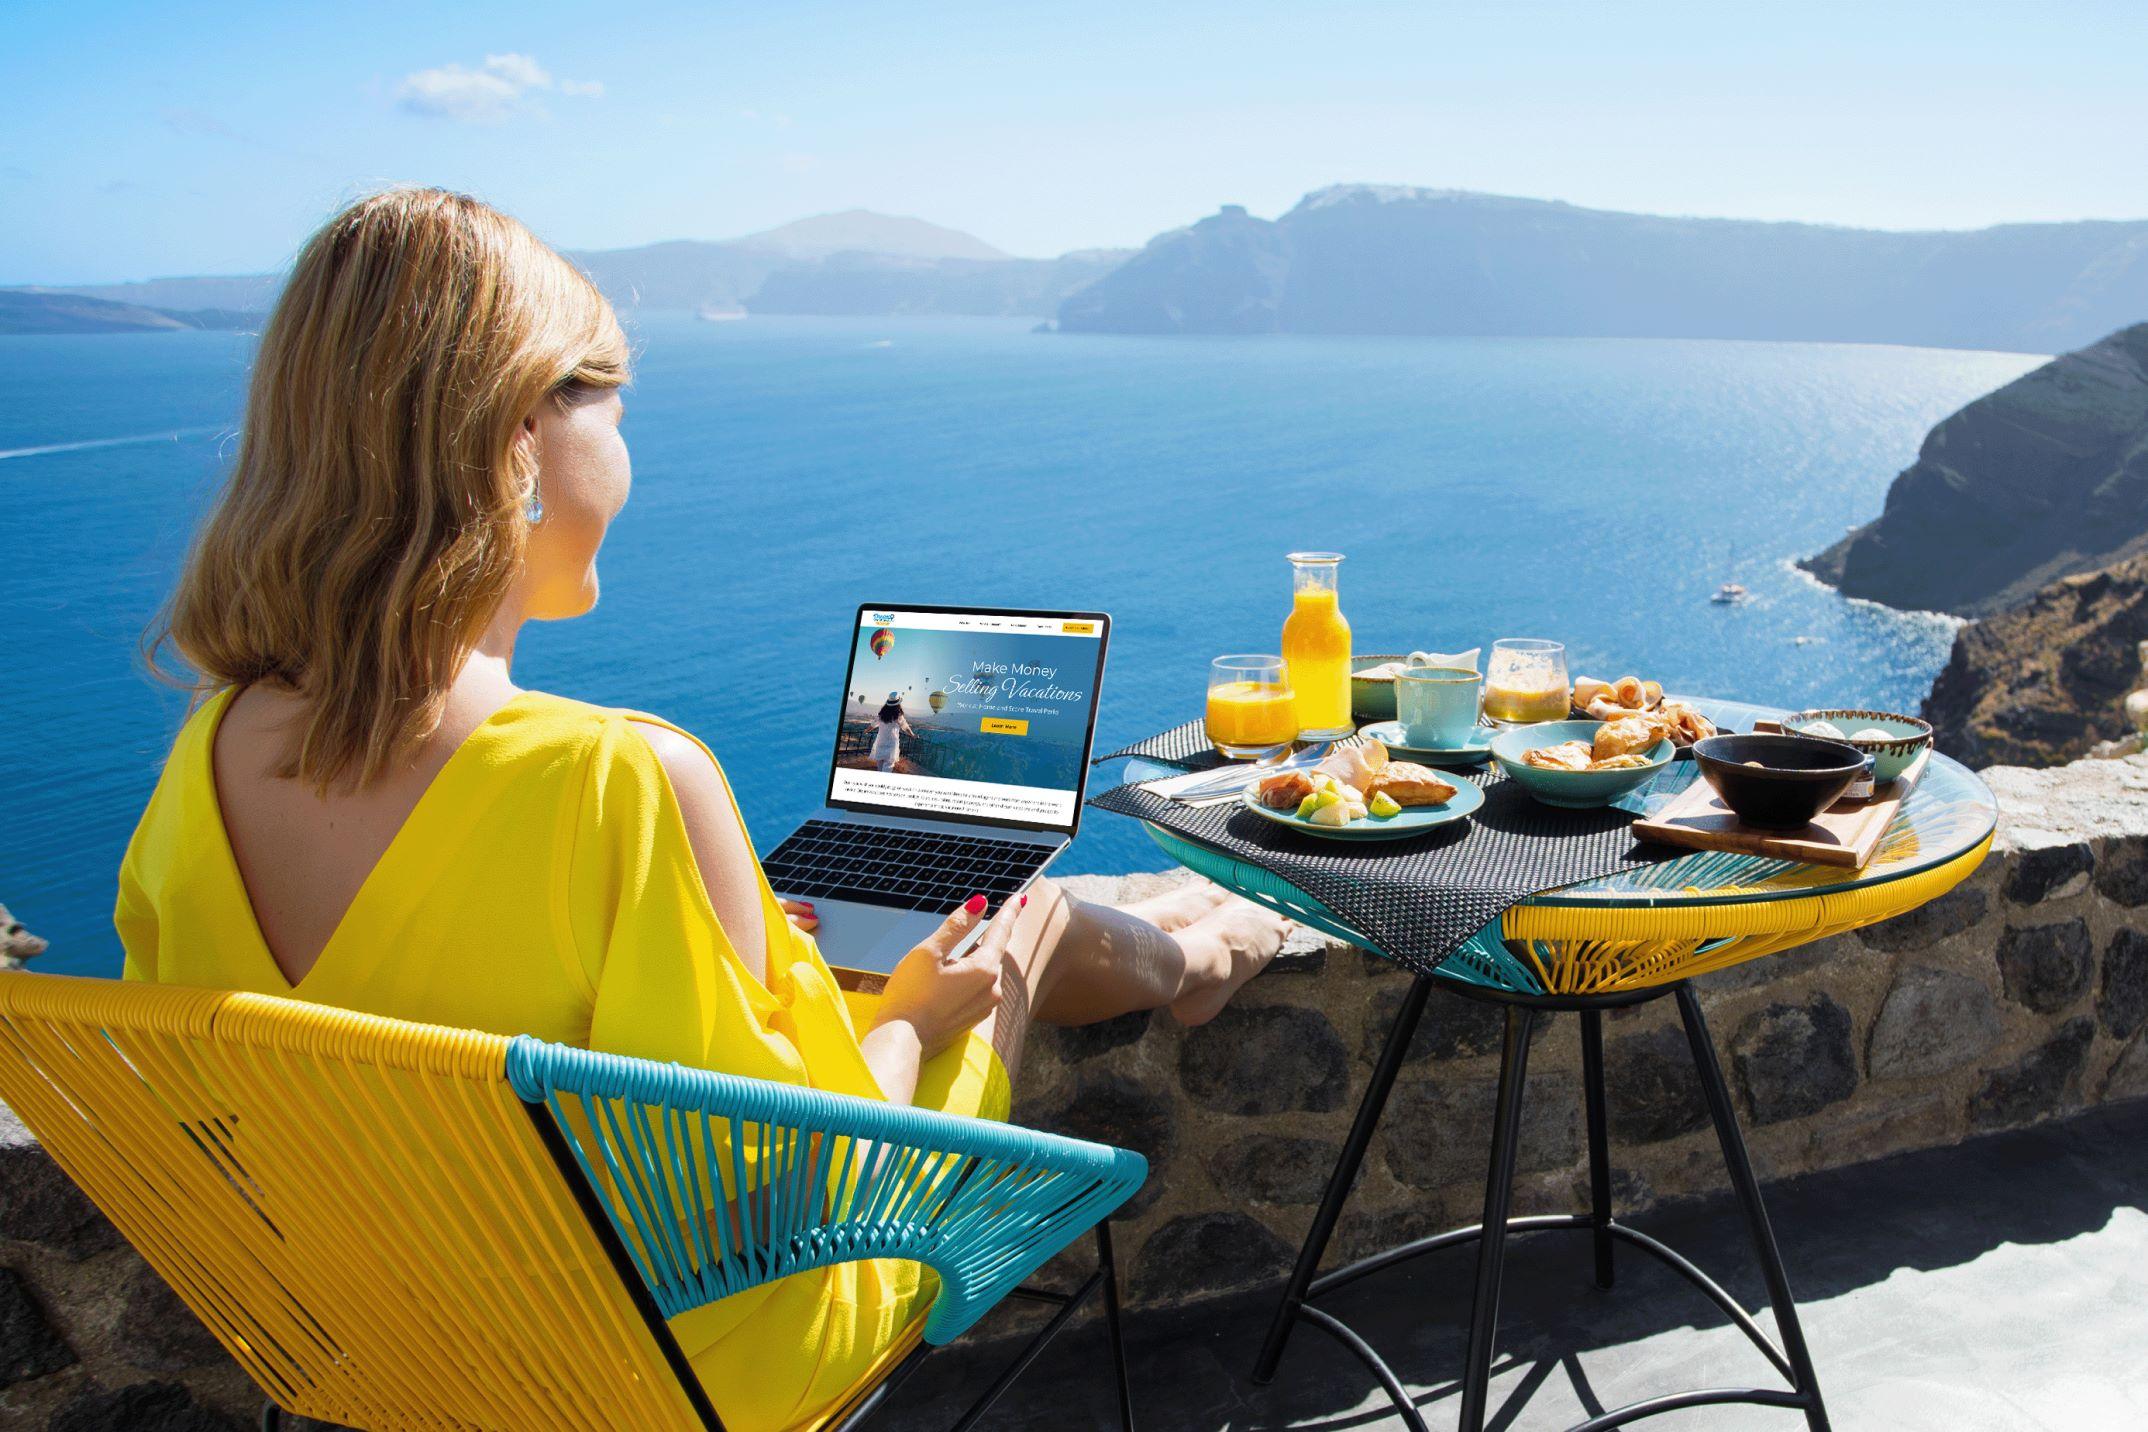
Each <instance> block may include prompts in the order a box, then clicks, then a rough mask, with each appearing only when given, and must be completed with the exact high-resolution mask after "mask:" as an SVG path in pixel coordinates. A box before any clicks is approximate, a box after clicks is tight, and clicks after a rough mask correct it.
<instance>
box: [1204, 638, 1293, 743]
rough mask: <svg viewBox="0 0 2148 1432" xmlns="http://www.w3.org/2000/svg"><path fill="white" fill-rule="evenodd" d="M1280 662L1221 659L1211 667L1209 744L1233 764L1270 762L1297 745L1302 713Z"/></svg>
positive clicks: (1253, 658) (1274, 658)
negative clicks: (1265, 758)
mask: <svg viewBox="0 0 2148 1432" xmlns="http://www.w3.org/2000/svg"><path fill="white" fill-rule="evenodd" d="M1293 703H1294V698H1293V695H1292V692H1291V689H1290V679H1289V674H1288V671H1287V669H1286V668H1285V667H1284V665H1283V658H1281V657H1280V656H1219V657H1217V658H1216V659H1215V660H1214V661H1212V662H1210V663H1209V665H1208V720H1207V725H1208V740H1209V744H1211V745H1213V746H1214V747H1215V748H1216V749H1217V750H1218V751H1219V752H1221V753H1222V754H1223V755H1226V756H1228V757H1230V758H1231V759H1232V760H1234V761H1244V760H1252V759H1255V758H1257V757H1260V756H1272V755H1274V754H1275V753H1276V752H1277V751H1280V750H1282V749H1283V748H1284V747H1286V746H1288V745H1289V744H1290V743H1291V742H1292V741H1294V740H1296V739H1297V735H1298V713H1297V708H1296V706H1295V705H1294V704H1293Z"/></svg>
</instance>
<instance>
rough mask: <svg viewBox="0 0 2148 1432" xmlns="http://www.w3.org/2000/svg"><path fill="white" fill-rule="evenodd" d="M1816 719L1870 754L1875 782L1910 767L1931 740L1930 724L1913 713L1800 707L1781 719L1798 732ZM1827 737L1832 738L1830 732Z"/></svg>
mask: <svg viewBox="0 0 2148 1432" xmlns="http://www.w3.org/2000/svg"><path fill="white" fill-rule="evenodd" d="M1815 721H1826V722H1828V723H1830V724H1831V725H1833V726H1834V727H1835V729H1836V730H1838V731H1840V732H1841V733H1842V737H1843V740H1842V744H1843V745H1845V746H1855V747H1856V748H1857V749H1858V750H1860V751H1862V752H1864V753H1865V754H1866V755H1868V756H1870V757H1871V758H1872V780H1873V783H1874V784H1875V785H1882V786H1884V785H1886V784H1887V783H1888V782H1889V781H1891V780H1893V779H1894V778H1895V777H1896V776H1899V775H1901V774H1902V772H1904V771H1906V770H1908V769H1909V763H1910V762H1912V761H1914V760H1916V759H1917V757H1919V756H1921V755H1923V754H1924V751H1925V748H1926V747H1927V746H1930V745H1931V744H1932V724H1931V723H1930V722H1929V721H1920V720H1918V719H1917V718H1916V717H1914V716H1903V715H1899V714H1897V713H1895V712H1893V711H1860V710H1854V709H1851V708H1848V707H1828V708H1822V709H1818V710H1813V711H1800V712H1798V713H1797V714H1796V715H1795V716H1791V717H1789V718H1788V719H1786V720H1785V721H1784V722H1783V723H1782V726H1783V729H1784V730H1785V731H1790V732H1794V733H1795V734H1797V735H1800V736H1802V735H1804V734H1806V732H1805V728H1806V727H1807V726H1810V725H1812V724H1813V723H1814V722H1815ZM1855 731H1884V732H1886V733H1887V734H1886V735H1885V736H1884V737H1872V736H1867V737H1866V738H1865V739H1864V740H1862V741H1858V740H1853V739H1851V733H1852V732H1855ZM1825 739H1827V740H1830V741H1832V740H1834V739H1835V738H1834V737H1832V736H1829V737H1826V738H1825Z"/></svg>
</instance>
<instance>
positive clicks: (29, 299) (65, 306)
mask: <svg viewBox="0 0 2148 1432" xmlns="http://www.w3.org/2000/svg"><path fill="white" fill-rule="evenodd" d="M258 317H259V315H257V314H244V313H225V312H218V311H214V310H210V311H199V310H194V311H187V312H172V311H170V310H167V309H161V308H150V307H148V306H146V305H144V304H139V303H114V302H112V301H111V300H109V299H102V298H84V297H83V296H82V295H80V294H75V293H55V292H45V291H42V290H38V289H0V334H14V333H158V332H169V331H173V330H181V329H189V328H240V327H244V326H245V325H246V324H247V323H250V322H252V321H254V320H255V319H256V318H258Z"/></svg>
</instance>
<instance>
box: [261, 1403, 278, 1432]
mask: <svg viewBox="0 0 2148 1432" xmlns="http://www.w3.org/2000/svg"><path fill="white" fill-rule="evenodd" d="M261 1432H283V1409H282V1408H281V1407H278V1406H277V1405H276V1404H275V1403H273V1402H264V1403H262V1404H261Z"/></svg>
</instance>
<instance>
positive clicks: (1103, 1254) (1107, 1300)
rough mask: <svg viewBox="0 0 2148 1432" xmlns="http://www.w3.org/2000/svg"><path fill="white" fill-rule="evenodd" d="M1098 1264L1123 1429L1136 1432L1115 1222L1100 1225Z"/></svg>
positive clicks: (1105, 1325)
mask: <svg viewBox="0 0 2148 1432" xmlns="http://www.w3.org/2000/svg"><path fill="white" fill-rule="evenodd" d="M1096 1261H1097V1266H1098V1267H1099V1268H1101V1269H1102V1270H1103V1274H1104V1327H1105V1330H1106V1331H1107V1332H1109V1333H1110V1335H1111V1370H1112V1373H1113V1375H1114V1376H1115V1377H1116V1378H1117V1380H1118V1384H1119V1426H1120V1428H1121V1429H1122V1432H1134V1388H1133V1383H1132V1381H1131V1380H1130V1379H1129V1378H1128V1377H1127V1375H1126V1338H1125V1336H1124V1334H1123V1333H1122V1332H1121V1331H1120V1328H1119V1269H1118V1260H1117V1259H1116V1258H1114V1257H1113V1256H1112V1251H1111V1220H1110V1219H1108V1218H1107V1219H1105V1220H1103V1221H1102V1222H1100V1223H1098V1224H1097V1225H1096Z"/></svg>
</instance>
